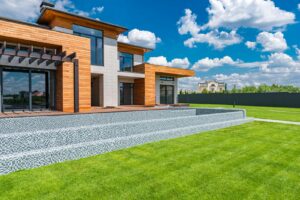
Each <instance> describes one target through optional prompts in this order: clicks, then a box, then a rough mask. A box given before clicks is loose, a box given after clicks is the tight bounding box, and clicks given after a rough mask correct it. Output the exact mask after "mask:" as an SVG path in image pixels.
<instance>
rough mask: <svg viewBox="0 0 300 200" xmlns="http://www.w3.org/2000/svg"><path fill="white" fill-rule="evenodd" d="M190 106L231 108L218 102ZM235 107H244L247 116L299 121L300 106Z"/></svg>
mask: <svg viewBox="0 0 300 200" xmlns="http://www.w3.org/2000/svg"><path fill="white" fill-rule="evenodd" d="M191 107H208V108H232V107H233V106H232V105H218V104H191ZM235 108H242V109H246V110H247V116H249V117H256V118H263V119H276V120H285V121H296V122H300V108H277V107H260V106H236V107H235Z"/></svg>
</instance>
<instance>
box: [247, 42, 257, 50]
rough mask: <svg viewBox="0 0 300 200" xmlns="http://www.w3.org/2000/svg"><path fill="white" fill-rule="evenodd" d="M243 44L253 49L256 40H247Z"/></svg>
mask: <svg viewBox="0 0 300 200" xmlns="http://www.w3.org/2000/svg"><path fill="white" fill-rule="evenodd" d="M245 45H246V46H247V47H248V48H249V49H252V50H254V49H255V47H256V42H251V41H247V42H246V43H245Z"/></svg>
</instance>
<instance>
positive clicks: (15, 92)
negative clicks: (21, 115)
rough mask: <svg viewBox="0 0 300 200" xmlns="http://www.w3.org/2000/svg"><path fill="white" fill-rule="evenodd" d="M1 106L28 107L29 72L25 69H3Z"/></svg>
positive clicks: (14, 108)
mask: <svg viewBox="0 0 300 200" xmlns="http://www.w3.org/2000/svg"><path fill="white" fill-rule="evenodd" d="M3 108H4V110H27V109H29V74H28V73H27V72H26V71H9V70H6V71H3Z"/></svg>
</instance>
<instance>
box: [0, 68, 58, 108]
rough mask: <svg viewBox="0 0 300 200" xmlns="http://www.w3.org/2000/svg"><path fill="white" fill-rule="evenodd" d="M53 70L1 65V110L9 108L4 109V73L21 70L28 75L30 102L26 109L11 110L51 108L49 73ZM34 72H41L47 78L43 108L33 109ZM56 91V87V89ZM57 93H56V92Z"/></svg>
mask: <svg viewBox="0 0 300 200" xmlns="http://www.w3.org/2000/svg"><path fill="white" fill-rule="evenodd" d="M51 71H52V70H43V69H34V68H28V69H24V68H20V67H9V66H3V65H0V90H1V93H0V98H1V101H0V103H1V110H0V112H8V111H9V109H7V110H6V109H4V99H3V97H4V94H3V81H4V78H3V73H4V72H21V73H26V74H27V75H28V83H29V85H28V92H29V102H28V105H27V106H28V107H27V108H26V109H12V110H11V111H14V110H27V111H36V110H49V109H50V86H49V78H50V77H49V73H50V72H51ZM33 73H40V74H45V75H46V79H45V89H46V107H45V108H41V109H33V108H32V74H33ZM54 91H55V89H54ZM54 95H56V94H54Z"/></svg>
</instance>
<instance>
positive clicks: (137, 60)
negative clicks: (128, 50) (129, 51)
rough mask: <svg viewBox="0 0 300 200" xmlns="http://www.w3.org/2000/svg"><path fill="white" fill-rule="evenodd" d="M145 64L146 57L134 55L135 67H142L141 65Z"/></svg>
mask: <svg viewBox="0 0 300 200" xmlns="http://www.w3.org/2000/svg"><path fill="white" fill-rule="evenodd" d="M143 63H144V56H142V55H137V54H134V55H133V65H134V66H135V65H140V64H143Z"/></svg>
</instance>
